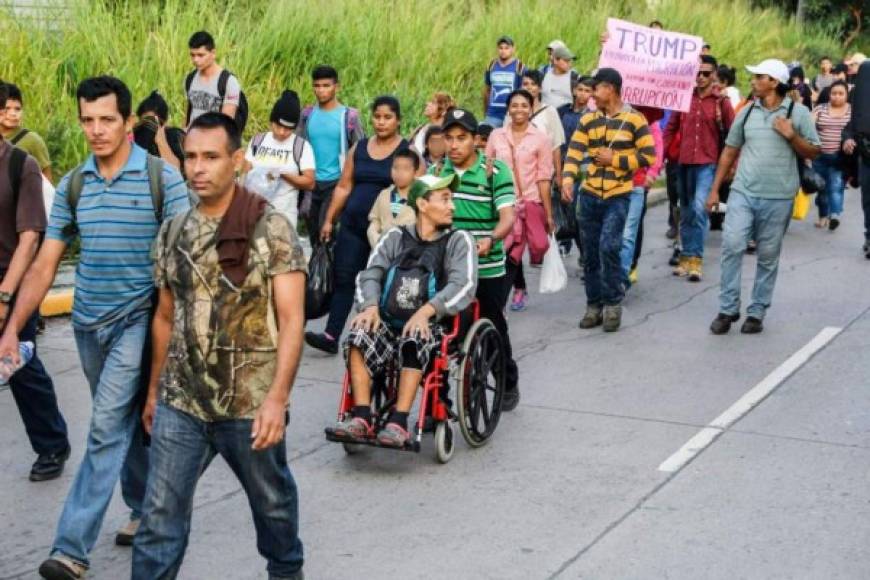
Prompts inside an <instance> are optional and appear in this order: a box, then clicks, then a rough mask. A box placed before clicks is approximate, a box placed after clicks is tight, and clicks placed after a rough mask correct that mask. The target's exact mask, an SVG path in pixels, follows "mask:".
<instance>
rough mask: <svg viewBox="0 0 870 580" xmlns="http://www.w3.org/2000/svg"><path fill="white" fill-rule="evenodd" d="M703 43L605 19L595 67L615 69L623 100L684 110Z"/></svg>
mask: <svg viewBox="0 0 870 580" xmlns="http://www.w3.org/2000/svg"><path fill="white" fill-rule="evenodd" d="M703 44H704V41H703V40H702V39H701V38H700V37H699V36H690V35H688V34H681V33H679V32H669V31H664V30H656V29H653V28H647V27H646V26H638V25H637V24H632V23H631V22H626V21H625V20H619V19H616V18H608V19H607V41H606V42H605V43H604V46H603V47H602V50H601V58H600V60H599V61H598V66H599V68H604V67H608V68H614V69H616V70H618V71H619V73H620V74H621V75H622V100H623V101H625V102H626V103H630V104H632V105H637V106H641V107H652V108H655V109H670V110H673V111H688V110H689V107H690V106H691V103H692V91H693V90H694V88H695V77H696V76H697V74H698V67H699V66H700V55H701V47H702V46H703Z"/></svg>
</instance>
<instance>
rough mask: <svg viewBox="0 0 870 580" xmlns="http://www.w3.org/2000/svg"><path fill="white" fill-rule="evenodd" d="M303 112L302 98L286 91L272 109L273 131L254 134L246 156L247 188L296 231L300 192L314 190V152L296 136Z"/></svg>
mask: <svg viewBox="0 0 870 580" xmlns="http://www.w3.org/2000/svg"><path fill="white" fill-rule="evenodd" d="M300 112H301V111H300V106H299V96H298V95H297V94H296V93H295V92H294V91H284V93H283V94H282V95H281V98H280V99H278V102H276V103H275V106H274V107H272V114H271V115H270V117H269V121H270V128H271V131H269V132H268V133H258V134H257V135H254V138H253V139H251V142H250V143H249V144H248V150H247V152H246V153H245V161H246V164H245V166H246V171H247V173H246V175H245V179H244V184H245V187H246V188H247V189H249V190H250V191H254V192H256V193H259V194H260V195H262V196H263V197H265V198H266V199H267V200H269V202H271V203H272V205H273V206H274V207H275V209H277V210H278V211H280V212H281V213H283V214H284V215H286V216H287V218H288V219H289V220H290V223H291V224H293V227H294V228H295V227H296V222H297V219H298V215H299V192H300V191H306V190H310V189H311V188H313V187H314V149H313V148H312V147H311V144H310V143H308V142H307V141H305V140H304V139H303V138H302V137H298V136H296V135H295V134H294V129H296V125H297V123H299V115H300Z"/></svg>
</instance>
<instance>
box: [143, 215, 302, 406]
mask: <svg viewBox="0 0 870 580" xmlns="http://www.w3.org/2000/svg"><path fill="white" fill-rule="evenodd" d="M174 219H179V220H185V221H184V223H183V225H182V227H181V230H180V231H179V233H178V235H177V239H176V241H175V243H171V241H170V240H168V238H169V232H170V224H171V221H167V222H166V223H164V224H163V227H162V228H161V230H160V234H159V235H158V236H157V243H156V246H155V249H154V255H155V267H154V279H155V283H156V285H157V286H158V287H159V288H168V289H169V290H170V291H171V292H172V296H173V299H174V306H175V308H174V319H173V326H172V336H171V338H170V342H169V351H168V356H167V359H166V365H165V367H164V370H163V375H162V376H161V385H162V388H161V392H162V398H163V402H164V403H166V404H168V405H170V406H172V407H174V408H176V409H178V410H180V411H183V412H185V413H188V414H190V415H193V416H194V417H197V418H199V419H202V420H203V421H221V420H227V419H252V418H253V417H254V415H255V413H256V411H257V409H258V408H259V407H260V405H261V404H262V402H263V399H264V398H265V397H266V394H267V393H268V392H269V388H270V387H271V385H272V380H273V379H274V377H275V369H276V364H277V348H276V347H277V344H278V327H277V322H276V318H275V309H274V308H273V303H272V283H271V277H272V276H277V275H279V274H284V273H286V272H292V271H299V272H305V271H306V269H307V266H306V261H305V255H304V254H303V252H302V246H300V244H299V239H298V238H297V237H296V232H295V231H294V230H293V228H292V227H291V226H290V222H289V221H288V220H287V218H286V217H284V216H283V215H281V214H280V213H278V212H275V211H269V212H268V213H267V214H266V215H265V216H264V217H263V218H262V219H263V220H265V228H258V230H257V231H258V232H264V233H265V239H263V238H262V237H260V238H259V239H258V236H257V235H255V236H254V240H253V243H252V244H250V249H249V260H248V275H247V277H246V278H245V280H244V282H243V283H242V284H241V285H240V286H239V287H236V286H234V285H233V284H232V282H230V281H229V280H228V279H227V278H226V277H225V276H224V275H223V273H222V271H221V267H220V265H219V264H218V253H217V249H216V246H215V243H216V241H217V236H216V233H217V228H218V225H219V224H220V218H211V217H207V216H204V215H203V214H201V213H200V212H199V211H198V210H196V209H192V210H191V211H190V212H189V213H186V214H182V215H180V216H177V217H176V218H174ZM170 244H171V245H172V247H167V246H168V245H170Z"/></svg>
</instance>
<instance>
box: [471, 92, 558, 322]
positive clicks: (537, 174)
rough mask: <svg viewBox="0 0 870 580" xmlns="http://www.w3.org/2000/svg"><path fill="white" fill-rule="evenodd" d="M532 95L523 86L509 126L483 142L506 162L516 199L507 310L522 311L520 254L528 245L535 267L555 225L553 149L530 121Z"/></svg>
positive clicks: (508, 243) (508, 244)
mask: <svg viewBox="0 0 870 580" xmlns="http://www.w3.org/2000/svg"><path fill="white" fill-rule="evenodd" d="M533 104H534V98H533V97H532V95H531V94H530V93H529V92H528V91H525V90H523V89H519V90H516V91H514V92H512V93H511V94H510V96H509V97H508V101H507V113H508V115H509V116H510V119H511V122H510V124H509V126H506V127H503V128H500V129H496V130H494V131H493V132H492V135H490V137H489V142H488V143H487V145H486V157H487V158H488V159H499V160H501V161H503V162H505V163H506V164H507V165H508V167H510V168H511V170H512V171H513V178H514V189H515V191H516V198H517V203H516V206H515V208H514V214H515V216H516V219H515V220H514V229H513V232H511V234H510V235H509V236H508V237H507V239H506V240H505V252H506V253H507V275H508V279H509V280H512V281H513V285H514V296H513V299H512V300H511V310H515V311H518V310H524V309H525V307H526V302H527V300H528V296H529V293H528V291H527V289H526V280H525V276H524V275H523V253H524V252H525V250H526V246H528V248H529V257H530V262H531V263H532V264H533V265H539V264H540V263H541V262H542V261H543V259H544V254H545V253H546V252H547V248H548V247H549V241H548V239H547V234H549V233H552V232H553V230H554V229H555V225H554V223H553V208H552V206H551V198H550V186H551V182H552V179H553V153H552V146H551V145H550V138H549V137H548V136H547V134H546V133H544V132H543V131H541V130H540V129H537V128H536V127H535V126H534V125H532V123H531V122H530V120H529V119H530V117H531V114H532V107H533Z"/></svg>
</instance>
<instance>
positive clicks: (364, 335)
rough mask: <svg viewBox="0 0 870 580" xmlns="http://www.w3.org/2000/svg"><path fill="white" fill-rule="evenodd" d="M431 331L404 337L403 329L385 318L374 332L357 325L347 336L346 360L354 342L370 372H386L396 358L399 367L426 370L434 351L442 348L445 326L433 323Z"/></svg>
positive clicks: (430, 327)
mask: <svg viewBox="0 0 870 580" xmlns="http://www.w3.org/2000/svg"><path fill="white" fill-rule="evenodd" d="M429 332H430V336H429V338H427V339H424V338H422V337H421V336H420V334H419V333H417V334H414V335H412V336H408V337H402V336H401V331H396V330H393V329H392V328H390V327H389V326H387V325H386V324H384V322H383V321H381V324H380V326H378V328H377V329H376V330H375V331H374V332H366V331H364V330H361V329H359V328H356V329H353V330H351V331H350V333H348V335H347V338H346V339H345V340H344V345H343V346H344V360H345V362H347V360H348V357H349V354H350V347H352V346H354V347H356V348H357V349H359V350H360V352H362V355H363V359H365V365H366V368H367V369H368V371H369V375H370V376H375V375H378V374H381V373H383V372H384V371H385V370H386V368H387V365H388V364H389V363H390V362H392V361H394V360H398V364H399V368H400V369H405V368H408V369H416V370H422V371H425V370H426V369H428V368H429V364H430V363H431V362H432V353H433V352H434V353H436V356H437V353H438V352H439V351H440V349H441V339H442V338H443V337H444V329H443V328H441V325H440V324H437V323H430V324H429Z"/></svg>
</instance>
